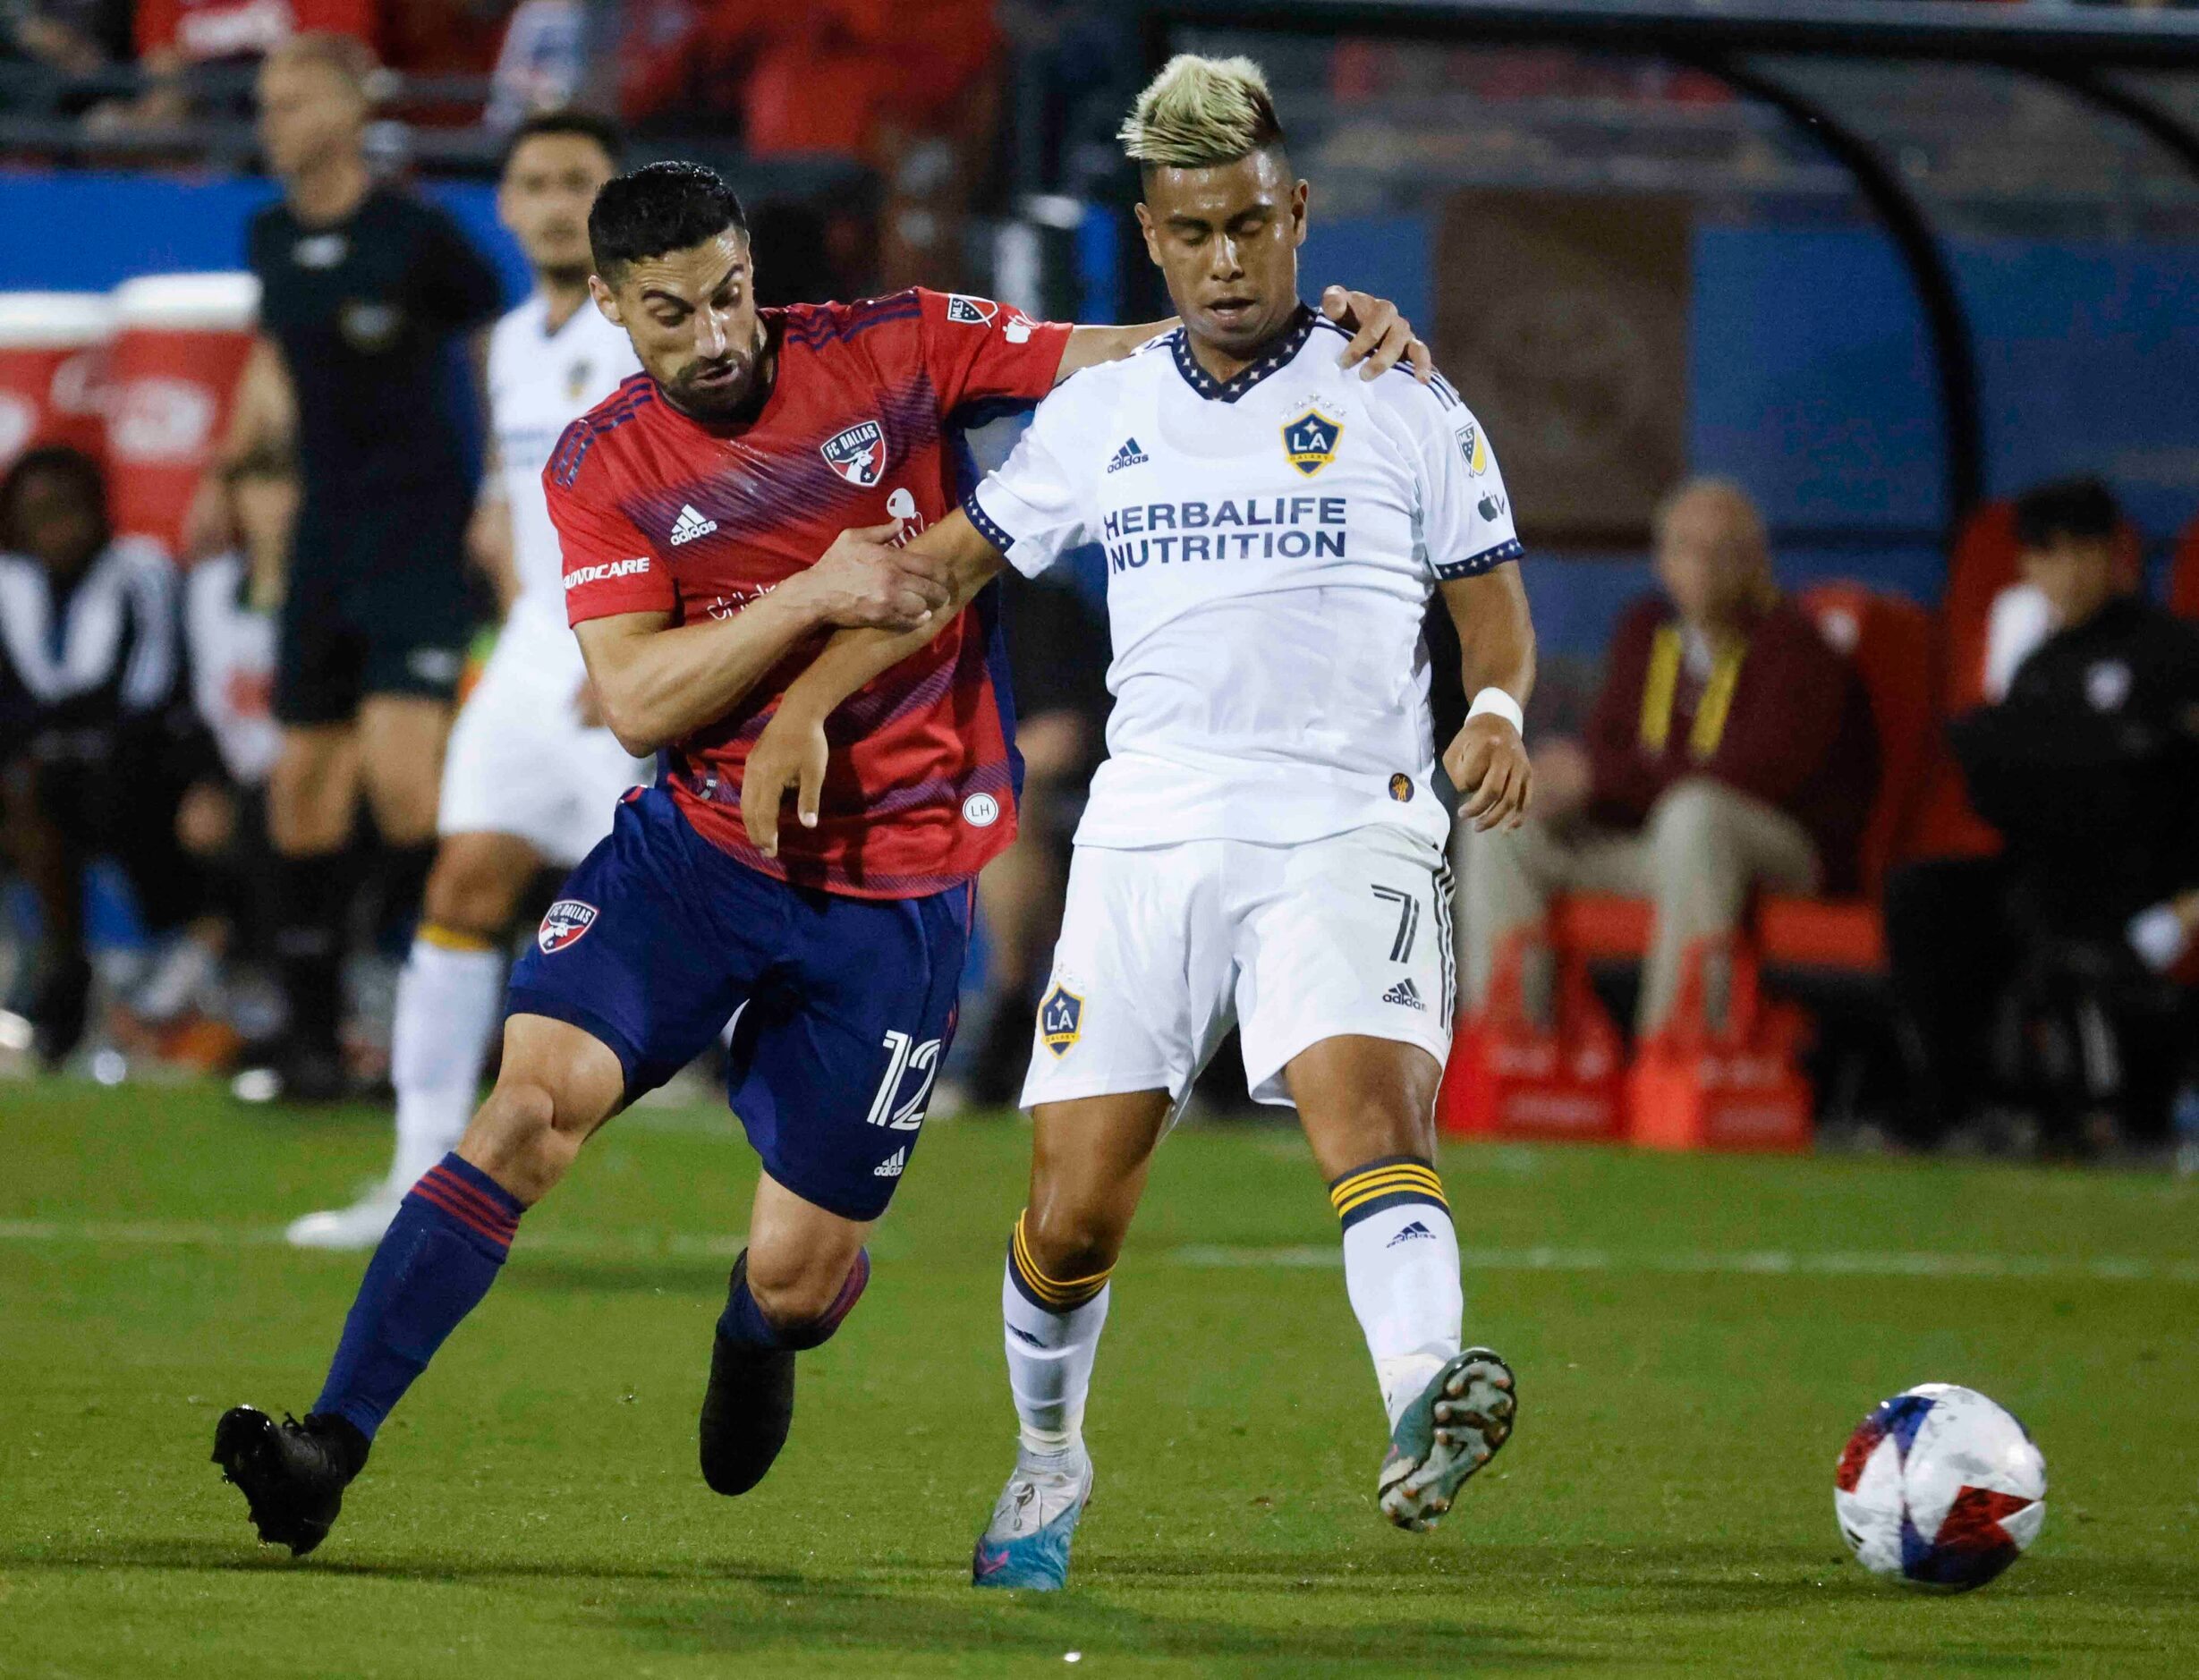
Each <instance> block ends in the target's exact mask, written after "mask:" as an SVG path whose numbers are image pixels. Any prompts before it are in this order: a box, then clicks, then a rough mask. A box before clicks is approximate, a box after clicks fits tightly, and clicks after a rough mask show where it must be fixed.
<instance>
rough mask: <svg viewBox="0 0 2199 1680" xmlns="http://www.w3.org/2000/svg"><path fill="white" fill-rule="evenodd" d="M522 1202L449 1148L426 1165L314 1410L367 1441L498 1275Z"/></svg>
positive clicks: (366, 1282) (380, 1252)
mask: <svg viewBox="0 0 2199 1680" xmlns="http://www.w3.org/2000/svg"><path fill="white" fill-rule="evenodd" d="M525 1211H526V1209H524V1208H523V1207H522V1205H521V1204H520V1201H519V1199H518V1198H517V1197H516V1196H514V1195H513V1194H512V1192H510V1191H508V1190H506V1189H505V1187H504V1186H503V1185H502V1184H498V1183H497V1181H496V1180H495V1179H493V1178H491V1177H490V1176H489V1175H488V1174H487V1173H484V1172H483V1171H481V1169H480V1167H475V1166H473V1165H472V1164H471V1163H470V1162H467V1161H462V1160H460V1159H459V1158H457V1157H456V1156H455V1155H446V1156H445V1157H444V1158H443V1159H442V1160H441V1161H440V1162H439V1163H437V1165H436V1166H434V1167H429V1169H428V1171H427V1173H426V1174H425V1175H423V1176H422V1177H421V1179H420V1182H419V1183H418V1184H415V1185H413V1186H412V1190H411V1191H410V1192H408V1193H407V1194H406V1196H405V1198H404V1201H403V1202H402V1203H401V1204H399V1206H398V1209H397V1217H396V1218H395V1220H394V1221H393V1222H392V1223H391V1225H390V1227H389V1231H388V1234H387V1235H385V1236H384V1237H383V1238H382V1243H381V1246H380V1247H379V1248H378V1249H376V1250H375V1251H374V1258H373V1260H370V1261H369V1262H368V1265H367V1275H366V1277H365V1278H364V1279H362V1280H361V1283H360V1285H359V1296H358V1299H356V1300H355V1301H353V1302H352V1310H351V1313H350V1316H349V1317H347V1318H346V1319H344V1336H343V1339H342V1340H341V1341H339V1342H338V1343H337V1344H336V1355H335V1360H334V1361H333V1362H331V1363H330V1364H329V1367H328V1380H327V1383H326V1384H324V1385H323V1387H322V1388H321V1392H320V1398H319V1399H318V1400H317V1401H315V1402H314V1403H313V1410H314V1411H315V1412H316V1413H320V1414H322V1415H333V1416H335V1417H340V1418H342V1419H344V1421H346V1422H347V1423H349V1424H351V1425H352V1428H354V1429H356V1430H358V1431H359V1432H360V1433H361V1435H363V1436H365V1437H366V1438H367V1439H368V1440H369V1441H370V1440H372V1439H373V1438H374V1432H375V1430H378V1429H379V1428H380V1427H381V1424H382V1420H383V1419H384V1418H386V1417H387V1416H388V1415H389V1411H390V1408H391V1407H392V1406H394V1405H395V1404H397V1402H398V1401H399V1400H401V1399H403V1397H404V1391H405V1390H406V1389H407V1388H409V1387H412V1379H414V1378H415V1377H417V1376H419V1375H420V1372H421V1371H423V1370H427V1369H428V1362H429V1360H431V1359H433V1358H434V1357H435V1352H436V1349H437V1348H438V1347H440V1346H442V1345H443V1342H444V1338H445V1337H446V1336H449V1335H450V1333H451V1332H452V1331H453V1330H454V1329H456V1328H458V1321H459V1320H460V1319H463V1318H464V1317H465V1316H466V1314H467V1313H469V1312H471V1311H473V1309H474V1308H475V1307H476V1306H478V1305H480V1300H481V1297H482V1296H483V1295H485V1294H488V1285H491V1284H493V1283H495V1282H496V1281H497V1272H498V1271H499V1270H501V1269H502V1268H503V1266H504V1257H505V1255H506V1254H507V1253H509V1252H511V1248H512V1238H513V1237H514V1235H516V1234H517V1233H518V1230H519V1216H520V1215H521V1214H522V1213H523V1212H525Z"/></svg>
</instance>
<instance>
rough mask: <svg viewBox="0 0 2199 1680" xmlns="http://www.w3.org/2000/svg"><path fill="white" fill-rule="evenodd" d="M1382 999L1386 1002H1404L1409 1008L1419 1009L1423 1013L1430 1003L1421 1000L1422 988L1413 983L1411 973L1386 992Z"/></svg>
mask: <svg viewBox="0 0 2199 1680" xmlns="http://www.w3.org/2000/svg"><path fill="white" fill-rule="evenodd" d="M1382 1001H1383V1002H1384V1003H1386V1004H1403V1005H1405V1007H1406V1008H1407V1009H1417V1010H1420V1011H1421V1012H1422V1014H1426V1013H1427V1009H1428V1005H1426V1004H1424V1003H1422V1002H1421V1000H1420V988H1419V987H1417V986H1415V985H1414V984H1413V980H1412V977H1411V976H1410V975H1407V976H1406V977H1405V979H1404V980H1399V981H1398V982H1397V984H1396V985H1395V986H1392V987H1391V988H1389V989H1388V991H1386V992H1384V993H1383V994H1382Z"/></svg>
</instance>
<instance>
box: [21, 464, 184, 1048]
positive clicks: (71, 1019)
mask: <svg viewBox="0 0 2199 1680" xmlns="http://www.w3.org/2000/svg"><path fill="white" fill-rule="evenodd" d="M177 628H178V626H177V615H176V592H175V579H174V572H173V571H172V569H171V568H170V566H169V564H168V562H167V559H166V556H164V555H162V554H161V552H160V550H159V549H158V548H157V547H156V546H155V545H153V544H152V543H149V542H148V541H146V540H145V539H141V538H131V537H123V538H116V537H115V536H114V534H113V533H112V531H111V530H110V528H109V526H108V522H107V508H106V481H105V479H103V478H102V476H101V474H100V471H99V468H98V463H97V462H94V461H93V460H92V459H91V458H90V457H89V455H85V454H80V453H79V452H77V451H76V450H73V449H69V448H65V447H62V446H59V445H48V446H47V447H44V448H38V449H33V450H30V451H29V452H28V453H26V454H23V455H22V456H21V458H19V459H18V460H17V461H16V462H15V464H14V466H13V468H11V469H10V470H9V471H8V474H7V477H6V478H5V479H4V480H0V842H4V845H0V850H4V853H5V855H6V856H7V858H8V859H9V860H10V861H12V862H13V865H14V867H15V869H16V870H17V871H18V872H19V873H20V874H21V877H22V878H23V879H24V881H25V882H26V883H27V884H28V885H29V887H30V889H31V891H32V894H33V895H34V896H35V897H36V899H37V901H38V924H39V939H38V948H37V950H36V952H35V953H34V954H33V955H32V957H31V959H30V962H29V963H27V964H25V965H24V967H23V969H22V970H21V972H19V974H18V976H17V980H16V984H15V988H14V995H13V998H12V1000H11V1007H12V1008H13V1011H14V1013H16V1014H21V1015H23V1016H26V1017H28V1018H29V1020H30V1022H31V1024H32V1028H33V1030H34V1033H35V1038H34V1040H33V1041H34V1044H35V1046H36V1048H37V1050H38V1055H39V1057H40V1059H41V1060H42V1061H44V1062H45V1063H46V1064H47V1065H49V1066H50V1065H54V1064H55V1063H57V1062H59V1061H61V1060H62V1059H63V1058H64V1057H65V1056H67V1055H68V1054H69V1052H70V1051H71V1050H72V1049H73V1048H75V1046H76V1044H77V1042H78V1041H79V1039H81V1038H82V1036H83V1034H84V1030H85V1025H86V1019H87V1011H88V1007H89V997H90V992H91V980H92V972H91V964H90V962H89V959H88V957H87V955H86V953H85V946H84V870H85V868H86V866H87V865H88V864H89V863H90V862H91V861H93V860H94V859H95V858H97V857H100V856H112V857H113V858H115V861H117V862H119V863H120V864H121V865H122V868H123V871H124V873H125V874H126V875H127V877H128V878H129V881H130V884H131V887H132V891H133V892H134V894H135V895H136V899H137V907H138V912H139V915H140V919H141V921H143V922H144V924H145V926H146V928H147V929H149V931H151V932H152V933H154V934H155V935H157V936H160V935H169V934H175V933H178V932H179V931H181V930H183V929H184V928H185V927H186V925H187V924H188V923H189V922H190V921H191V919H192V918H194V917H195V916H197V915H199V914H200V912H202V911H203V910H204V908H205V893H204V882H203V879H202V878H201V876H200V871H199V870H197V869H196V868H195V867H194V865H193V863H192V861H191V859H190V858H189V857H188V856H187V855H186V853H185V852H184V850H183V846H182V845H181V844H179V843H178V839H177V829H178V813H179V810H180V809H181V808H182V807H183V805H184V803H185V802H186V800H187V797H188V795H189V794H190V792H191V788H192V786H193V785H194V783H196V782H197V781H198V780H199V779H200V776H202V774H203V773H204V772H205V771H207V770H208V769H209V768H211V766H210V758H209V754H208V749H207V746H206V742H205V740H204V736H203V734H202V732H200V731H199V730H198V729H197V728H196V727H195V725H193V723H192V722H191V717H190V712H189V708H188V707H187V706H186V705H184V704H183V699H184V695H183V685H182V683H181V677H182V665H181V658H180V654H179V648H178V640H177ZM204 960H205V959H203V957H202V958H201V961H202V962H203V961H204Z"/></svg>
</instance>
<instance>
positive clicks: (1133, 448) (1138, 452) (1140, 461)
mask: <svg viewBox="0 0 2199 1680" xmlns="http://www.w3.org/2000/svg"><path fill="white" fill-rule="evenodd" d="M1145 461H1146V454H1145V451H1143V450H1142V449H1141V448H1139V447H1138V440H1137V439H1136V438H1134V437H1125V438H1124V439H1123V446H1122V447H1121V448H1120V449H1117V450H1116V452H1115V459H1114V460H1112V461H1110V462H1108V471H1109V472H1120V471H1122V470H1123V469H1124V468H1125V467H1142V466H1143V465H1144V464H1145Z"/></svg>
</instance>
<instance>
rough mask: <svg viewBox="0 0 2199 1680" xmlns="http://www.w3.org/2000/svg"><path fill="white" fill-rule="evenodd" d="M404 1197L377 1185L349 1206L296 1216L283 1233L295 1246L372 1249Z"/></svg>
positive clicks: (284, 1237)
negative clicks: (302, 1216) (301, 1216)
mask: <svg viewBox="0 0 2199 1680" xmlns="http://www.w3.org/2000/svg"><path fill="white" fill-rule="evenodd" d="M403 1200H404V1198H403V1196H401V1195H399V1194H398V1193H396V1192H394V1191H392V1190H391V1189H390V1188H389V1187H388V1186H387V1185H386V1184H383V1185H378V1186H377V1187H376V1188H375V1189H374V1190H373V1191H372V1192H369V1194H367V1195H365V1196H363V1197H361V1199H360V1200H359V1201H354V1202H353V1203H352V1205H351V1206H350V1207H348V1208H330V1209H327V1210H326V1211H324V1212H321V1213H309V1214H307V1215H306V1216H305V1217H304V1218H298V1219H293V1220H292V1221H291V1222H290V1225H289V1226H288V1227H287V1228H286V1229H285V1230H284V1233H283V1241H284V1242H285V1243H289V1244H290V1245H291V1247H293V1248H318V1249H333V1250H339V1251H341V1250H349V1249H369V1248H372V1247H373V1246H374V1245H375V1244H376V1243H379V1242H380V1241H381V1240H382V1234H383V1233H384V1232H386V1231H387V1230H388V1229H389V1222H390V1221H391V1220H392V1219H395V1218H396V1217H397V1206H398V1204H399V1203H400V1202H401V1201H403Z"/></svg>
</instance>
